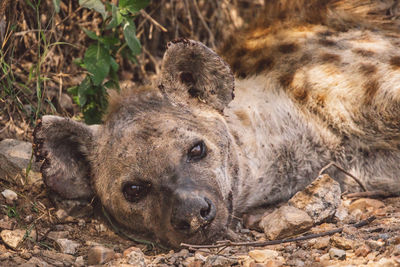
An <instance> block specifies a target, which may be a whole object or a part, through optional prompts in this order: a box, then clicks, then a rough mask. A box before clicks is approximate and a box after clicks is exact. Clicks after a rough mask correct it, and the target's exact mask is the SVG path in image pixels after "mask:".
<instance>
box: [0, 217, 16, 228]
mask: <svg viewBox="0 0 400 267" xmlns="http://www.w3.org/2000/svg"><path fill="white" fill-rule="evenodd" d="M16 224H17V222H16V221H15V220H14V219H10V218H8V217H7V216H6V217H5V218H4V219H1V220H0V229H6V230H13V229H14V227H15V225H16Z"/></svg>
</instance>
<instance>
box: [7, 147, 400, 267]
mask: <svg viewBox="0 0 400 267" xmlns="http://www.w3.org/2000/svg"><path fill="white" fill-rule="evenodd" d="M30 162H31V146H30V144H29V143H24V142H20V141H15V140H9V139H5V140H3V141H1V142H0V193H1V195H0V237H1V238H0V266H88V265H98V266H101V265H105V266H251V267H255V266H260V267H261V266H400V198H399V197H391V198H385V199H379V198H366V197H360V196H358V197H357V196H353V197H350V196H351V195H347V196H346V195H343V194H341V192H340V188H339V186H338V184H337V183H336V182H335V181H334V180H332V179H331V178H330V177H329V176H327V175H321V176H320V177H318V179H316V180H315V181H314V183H313V184H311V185H310V186H309V187H308V188H307V189H305V190H304V191H302V192H300V193H298V194H296V195H295V196H294V197H293V198H292V199H291V200H290V201H289V202H288V203H285V204H283V205H281V206H280V207H279V208H276V209H275V210H270V211H269V212H268V213H266V214H263V216H261V217H257V216H248V217H247V218H246V220H245V221H244V223H245V224H246V225H248V226H250V227H251V228H252V229H256V230H247V229H241V230H240V232H241V235H242V236H243V237H244V239H246V240H248V241H257V242H264V241H268V240H281V239H285V238H293V237H302V236H306V235H310V234H316V233H327V232H328V231H331V230H333V232H336V233H335V234H330V235H324V236H320V237H314V238H310V239H306V240H297V241H292V242H286V243H280V244H275V245H270V246H265V245H264V246H259V245H260V244H259V243H256V244H254V243H253V244H252V245H251V244H248V243H246V242H244V243H242V244H236V245H238V246H232V244H231V245H228V244H227V243H226V244H225V245H224V244H220V246H222V247H220V248H211V247H202V248H195V247H185V248H181V249H178V250H166V249H165V248H160V247H158V246H157V245H155V244H150V243H148V244H141V243H137V242H134V241H132V239H130V238H127V237H126V236H125V235H122V234H117V233H116V231H118V229H114V228H113V227H112V225H110V224H109V223H108V222H107V219H106V216H104V214H103V213H102V212H101V210H100V211H96V209H93V206H96V205H94V204H93V203H92V205H91V204H88V205H87V206H85V207H80V208H79V209H78V210H71V211H70V213H67V212H66V211H65V210H64V209H61V208H56V207H55V205H54V203H53V201H52V200H51V199H50V198H49V195H48V192H47V191H46V189H45V187H44V185H43V183H42V180H41V176H40V174H39V173H38V167H39V166H37V165H36V164H34V163H32V164H30ZM32 162H33V161H32ZM372 216H375V217H376V218H375V219H374V220H373V221H371V222H370V223H366V225H364V226H361V227H358V228H357V227H355V226H357V223H360V222H362V221H363V220H366V219H371V220H372V219H373V217H372ZM260 219H261V222H260V223H259V220H260ZM233 245H235V244H233ZM258 246H259V247H258Z"/></svg>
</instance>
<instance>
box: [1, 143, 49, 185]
mask: <svg viewBox="0 0 400 267" xmlns="http://www.w3.org/2000/svg"><path fill="white" fill-rule="evenodd" d="M31 154H32V145H31V143H29V142H24V141H19V140H14V139H4V140H2V141H1V142H0V177H9V178H11V179H15V177H17V176H18V175H19V176H21V177H25V175H26V169H27V168H29V164H30V163H31V164H32V165H31V166H30V171H29V173H28V179H27V181H28V183H30V184H31V183H37V182H39V183H41V182H42V180H41V175H40V173H39V169H40V168H39V167H40V166H39V163H36V161H35V158H34V157H33V159H32V161H31Z"/></svg>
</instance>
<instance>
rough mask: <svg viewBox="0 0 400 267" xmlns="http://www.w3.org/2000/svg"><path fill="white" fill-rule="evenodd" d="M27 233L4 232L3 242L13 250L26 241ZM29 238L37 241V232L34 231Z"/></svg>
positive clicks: (23, 231)
mask: <svg viewBox="0 0 400 267" xmlns="http://www.w3.org/2000/svg"><path fill="white" fill-rule="evenodd" d="M26 233H27V231H26V230H22V229H16V230H3V231H1V233H0V236H1V239H2V240H3V242H4V243H5V244H6V245H7V246H9V247H10V248H12V249H15V248H17V247H18V245H19V244H20V243H21V242H22V241H23V240H24V236H25V234H26ZM29 237H31V238H32V239H36V231H34V230H32V231H31V232H30V235H29Z"/></svg>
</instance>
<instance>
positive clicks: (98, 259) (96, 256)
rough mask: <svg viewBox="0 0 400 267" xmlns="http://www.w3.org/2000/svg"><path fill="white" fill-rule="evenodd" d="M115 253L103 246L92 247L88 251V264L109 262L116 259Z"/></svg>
mask: <svg viewBox="0 0 400 267" xmlns="http://www.w3.org/2000/svg"><path fill="white" fill-rule="evenodd" d="M114 255H115V252H114V251H113V250H111V249H109V248H105V247H103V246H96V247H92V248H90V249H89V251H88V264H89V265H96V264H103V263H106V262H109V261H110V260H112V259H113V258H114Z"/></svg>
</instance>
